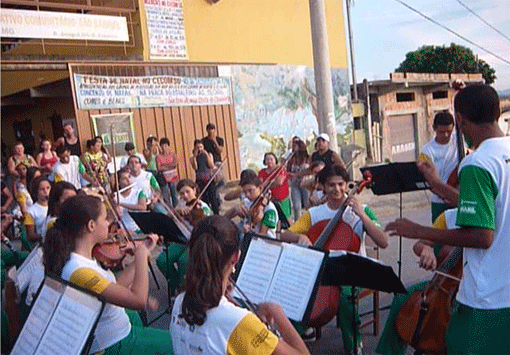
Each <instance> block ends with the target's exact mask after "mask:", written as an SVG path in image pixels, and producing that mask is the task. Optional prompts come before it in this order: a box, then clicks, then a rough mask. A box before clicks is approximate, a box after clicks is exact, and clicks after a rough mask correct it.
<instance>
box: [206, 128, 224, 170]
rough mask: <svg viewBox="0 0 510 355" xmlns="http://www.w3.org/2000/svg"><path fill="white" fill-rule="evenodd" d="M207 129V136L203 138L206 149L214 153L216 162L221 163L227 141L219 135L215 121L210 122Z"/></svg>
mask: <svg viewBox="0 0 510 355" xmlns="http://www.w3.org/2000/svg"><path fill="white" fill-rule="evenodd" d="M205 129H206V130H207V136H205V137H204V138H203V139H202V144H203V145H204V149H205V150H206V151H207V152H209V153H211V154H212V156H213V160H214V162H215V163H221V154H222V153H223V147H224V146H225V141H224V140H223V138H221V137H218V135H217V132H216V126H215V125H214V124H213V123H208V124H207V126H205Z"/></svg>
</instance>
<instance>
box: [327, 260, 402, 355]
mask: <svg viewBox="0 0 510 355" xmlns="http://www.w3.org/2000/svg"><path fill="white" fill-rule="evenodd" d="M337 253H338V254H340V255H335V254H337ZM321 283H322V285H324V286H351V301H352V334H353V344H354V348H355V349H356V348H357V346H358V336H357V334H356V308H355V305H356V300H355V287H364V288H369V289H372V290H378V291H383V292H388V293H407V290H406V289H405V287H404V285H403V284H402V281H400V278H399V277H397V275H395V272H394V271H393V269H392V268H391V267H390V266H388V265H385V264H383V263H381V262H380V261H378V260H373V259H371V258H368V257H363V256H360V255H357V254H354V253H351V252H344V251H335V252H334V253H331V255H330V256H329V257H328V260H327V261H326V267H325V268H324V272H323V274H322V280H321Z"/></svg>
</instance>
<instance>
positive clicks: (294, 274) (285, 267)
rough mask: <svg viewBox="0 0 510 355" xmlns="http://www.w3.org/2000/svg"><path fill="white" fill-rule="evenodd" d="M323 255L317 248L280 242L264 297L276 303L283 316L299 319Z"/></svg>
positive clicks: (302, 314)
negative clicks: (281, 248) (273, 270)
mask: <svg viewBox="0 0 510 355" xmlns="http://www.w3.org/2000/svg"><path fill="white" fill-rule="evenodd" d="M324 256H325V254H324V252H321V251H317V250H313V249H308V248H303V247H301V246H297V245H292V244H283V251H282V254H281V256H280V261H279V262H278V266H277V267H276V271H275V273H274V277H273V282H272V283H271V286H270V288H269V290H268V292H267V295H266V298H265V301H268V302H274V303H277V304H279V305H280V306H281V307H282V308H283V310H284V311H285V314H286V315H287V317H289V318H291V319H294V320H297V321H300V320H302V319H303V316H304V314H305V311H306V308H307V306H308V303H309V301H310V296H311V294H312V291H313V287H314V285H315V281H316V279H317V275H318V273H319V271H320V268H321V265H322V262H323V260H324Z"/></svg>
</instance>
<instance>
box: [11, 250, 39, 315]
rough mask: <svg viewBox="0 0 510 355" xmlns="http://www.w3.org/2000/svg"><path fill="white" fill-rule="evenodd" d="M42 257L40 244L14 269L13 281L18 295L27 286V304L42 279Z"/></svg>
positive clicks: (30, 302)
mask: <svg viewBox="0 0 510 355" xmlns="http://www.w3.org/2000/svg"><path fill="white" fill-rule="evenodd" d="M42 257H43V252H42V248H41V247H40V246H39V247H36V248H34V249H33V250H32V252H31V253H30V254H29V255H28V257H27V258H26V259H25V261H23V264H21V266H20V267H19V269H17V270H16V278H15V283H16V290H17V291H18V295H21V294H22V293H23V292H24V291H25V290H26V289H27V288H28V293H27V298H26V303H27V305H30V304H32V300H33V298H34V296H35V294H36V293H37V290H39V287H40V286H41V283H42V282H43V280H44V265H43V261H42Z"/></svg>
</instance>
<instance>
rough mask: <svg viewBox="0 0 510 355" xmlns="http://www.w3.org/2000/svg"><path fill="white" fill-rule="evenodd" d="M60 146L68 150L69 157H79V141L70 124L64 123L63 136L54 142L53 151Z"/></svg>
mask: <svg viewBox="0 0 510 355" xmlns="http://www.w3.org/2000/svg"><path fill="white" fill-rule="evenodd" d="M60 146H64V147H67V148H69V151H70V152H71V155H76V156H78V157H80V156H81V147H80V139H79V138H78V136H76V133H75V132H74V128H73V125H72V124H71V123H66V124H65V125H64V136H63V137H60V138H59V139H57V141H56V142H55V149H56V148H58V147H60Z"/></svg>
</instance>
